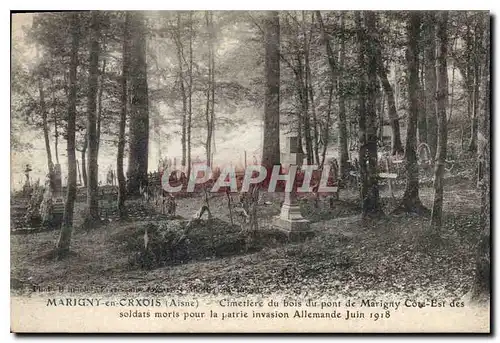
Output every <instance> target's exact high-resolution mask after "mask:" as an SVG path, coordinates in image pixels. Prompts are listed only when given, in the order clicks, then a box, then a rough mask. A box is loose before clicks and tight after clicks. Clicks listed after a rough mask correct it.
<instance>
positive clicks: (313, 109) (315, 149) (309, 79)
mask: <svg viewBox="0 0 500 343" xmlns="http://www.w3.org/2000/svg"><path fill="white" fill-rule="evenodd" d="M302 18H303V20H304V21H305V15H304V11H302ZM304 40H305V43H304V44H305V72H306V85H307V86H306V89H307V92H308V94H307V95H308V96H309V100H310V102H309V104H310V105H309V107H310V108H311V113H312V125H313V128H312V134H313V137H312V143H313V144H312V150H313V156H314V160H315V161H316V164H319V161H320V160H319V145H318V144H319V134H318V118H317V116H316V107H315V103H314V87H313V82H312V73H311V65H310V58H309V49H310V44H311V41H310V40H309V41H307V33H306V32H305V30H304Z"/></svg>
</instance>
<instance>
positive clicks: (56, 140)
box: [50, 78, 60, 164]
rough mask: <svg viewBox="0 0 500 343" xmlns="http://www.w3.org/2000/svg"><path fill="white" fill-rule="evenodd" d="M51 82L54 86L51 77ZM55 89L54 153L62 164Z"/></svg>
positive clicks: (53, 103)
mask: <svg viewBox="0 0 500 343" xmlns="http://www.w3.org/2000/svg"><path fill="white" fill-rule="evenodd" d="M50 82H51V84H52V86H54V81H53V79H52V78H51V79H50ZM54 93H55V90H53V91H52V108H53V110H54V111H53V114H54V154H55V155H56V164H60V163H59V131H58V128H59V125H58V123H57V111H56V108H57V104H56V98H55V95H54Z"/></svg>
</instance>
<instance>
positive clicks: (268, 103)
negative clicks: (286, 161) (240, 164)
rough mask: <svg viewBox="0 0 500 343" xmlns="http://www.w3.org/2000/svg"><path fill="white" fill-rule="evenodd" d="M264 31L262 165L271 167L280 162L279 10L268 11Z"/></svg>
mask: <svg viewBox="0 0 500 343" xmlns="http://www.w3.org/2000/svg"><path fill="white" fill-rule="evenodd" d="M264 31H265V50H266V57H265V58H266V59H265V63H266V65H265V75H266V89H265V103H264V141H263V145H262V165H263V166H265V168H272V166H274V165H279V164H280V94H279V93H280V23H279V12H277V11H271V12H268V13H267V15H266V18H265V19H264Z"/></svg>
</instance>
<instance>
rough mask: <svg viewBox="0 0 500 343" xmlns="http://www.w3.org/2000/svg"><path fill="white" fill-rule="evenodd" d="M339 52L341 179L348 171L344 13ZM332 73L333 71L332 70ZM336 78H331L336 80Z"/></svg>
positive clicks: (341, 16)
mask: <svg viewBox="0 0 500 343" xmlns="http://www.w3.org/2000/svg"><path fill="white" fill-rule="evenodd" d="M340 31H341V38H340V52H339V69H340V73H339V74H340V75H339V77H338V90H339V91H338V97H339V117H338V130H339V131H338V135H339V138H338V144H339V175H340V179H341V180H345V179H346V177H347V171H348V161H349V151H348V149H347V116H346V104H345V94H344V80H345V77H346V73H345V71H344V68H345V13H344V12H342V13H341V15H340ZM332 73H333V71H332ZM336 81H337V80H332V82H336Z"/></svg>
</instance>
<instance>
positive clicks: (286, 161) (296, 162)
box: [275, 136, 313, 240]
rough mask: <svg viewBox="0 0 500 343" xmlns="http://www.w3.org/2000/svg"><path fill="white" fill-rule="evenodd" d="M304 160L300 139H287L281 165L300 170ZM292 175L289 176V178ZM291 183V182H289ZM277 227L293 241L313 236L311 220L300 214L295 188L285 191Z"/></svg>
mask: <svg viewBox="0 0 500 343" xmlns="http://www.w3.org/2000/svg"><path fill="white" fill-rule="evenodd" d="M303 160H304V154H303V153H302V152H301V149H300V147H299V144H298V137H295V136H290V137H286V152H285V153H282V154H281V164H282V166H283V167H285V168H288V169H289V168H290V167H291V166H297V168H300V166H301V165H302V162H303ZM290 177H291V175H289V178H290ZM287 182H289V181H287ZM275 225H276V226H277V227H279V228H280V229H282V230H284V231H286V232H287V233H288V236H289V238H290V239H291V240H297V239H299V240H300V239H304V238H307V237H309V236H312V235H313V231H311V228H310V225H309V220H307V219H305V218H304V217H303V216H302V214H301V213H300V206H299V204H298V202H297V194H296V190H295V187H292V191H291V192H286V191H285V199H284V202H283V205H282V207H281V213H280V215H279V217H277V218H276V219H275Z"/></svg>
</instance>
